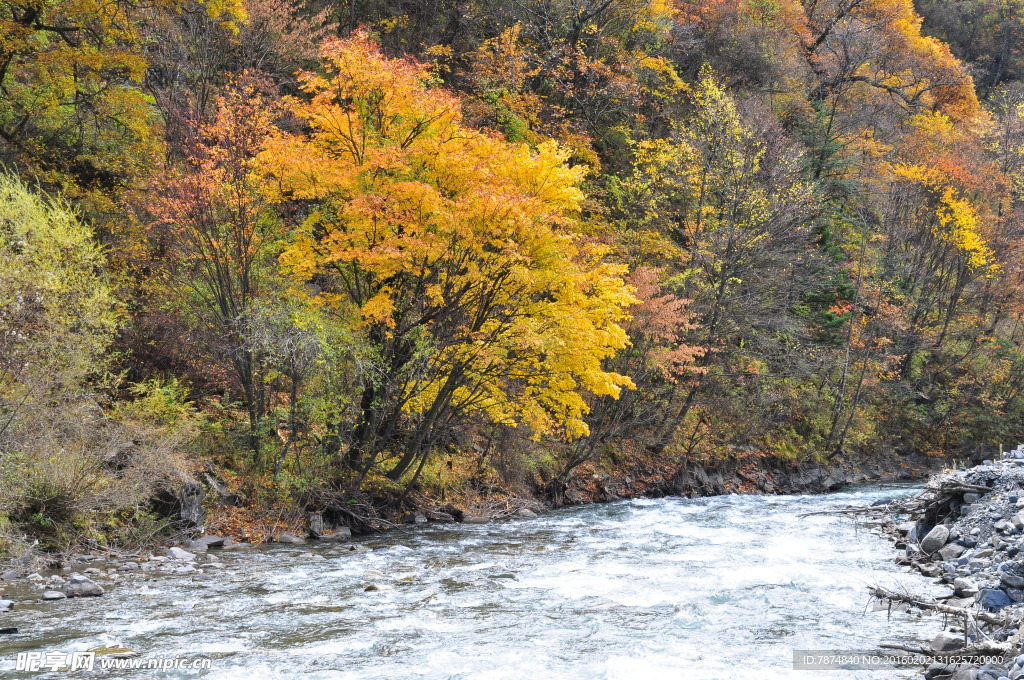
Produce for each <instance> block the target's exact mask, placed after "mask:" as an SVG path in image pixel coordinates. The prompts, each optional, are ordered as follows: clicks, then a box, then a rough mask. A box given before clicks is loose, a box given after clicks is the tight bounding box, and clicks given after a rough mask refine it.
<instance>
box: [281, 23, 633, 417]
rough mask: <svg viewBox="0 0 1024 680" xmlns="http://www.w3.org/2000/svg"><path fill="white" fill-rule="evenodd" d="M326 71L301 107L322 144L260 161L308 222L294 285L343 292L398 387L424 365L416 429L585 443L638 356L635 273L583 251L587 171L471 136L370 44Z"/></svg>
mask: <svg viewBox="0 0 1024 680" xmlns="http://www.w3.org/2000/svg"><path fill="white" fill-rule="evenodd" d="M323 54H324V58H325V67H324V71H323V73H322V74H312V73H306V74H303V75H302V76H301V82H302V88H303V90H304V91H305V93H306V95H307V99H305V100H302V101H300V100H292V101H291V106H292V109H293V111H294V113H295V114H296V115H297V116H298V117H299V118H300V119H302V120H304V121H305V122H306V123H307V124H308V125H309V128H310V131H309V133H308V134H305V135H293V134H288V133H285V132H281V133H280V134H279V135H278V136H277V137H276V138H275V139H273V140H272V141H271V142H270V145H269V149H268V151H266V152H265V153H264V154H263V157H262V163H263V167H264V169H265V171H266V172H268V173H269V174H271V175H272V176H274V177H275V178H276V180H277V182H278V183H279V186H280V191H281V194H280V196H279V198H280V199H282V200H283V199H286V198H290V199H301V200H303V201H305V202H308V204H309V205H310V208H311V210H310V212H309V216H308V218H307V219H306V220H305V221H304V223H303V224H302V228H301V229H300V230H299V232H298V234H297V235H296V237H295V240H294V243H293V244H292V246H291V247H290V248H288V250H287V251H286V252H285V253H284V254H283V255H282V258H281V261H282V263H283V265H284V267H285V268H286V270H287V271H288V272H289V273H290V274H291V275H292V276H293V277H294V278H295V279H296V280H297V281H308V280H310V279H311V278H312V277H314V276H315V275H318V274H319V275H324V274H328V275H330V276H331V277H332V279H333V280H334V281H335V286H334V288H333V290H332V291H330V292H329V294H330V293H333V294H334V297H332V298H331V300H332V302H333V303H334V304H336V305H338V306H341V307H344V306H345V305H354V306H355V307H356V308H357V309H358V311H359V314H360V317H361V323H362V330H363V333H364V334H365V336H366V337H367V338H369V339H370V340H371V342H373V343H375V344H376V345H377V346H378V347H379V348H380V350H379V351H380V352H381V354H382V356H383V358H384V361H385V362H386V363H388V365H390V366H391V367H392V368H393V369H394V371H395V372H396V374H397V372H398V371H399V370H400V369H403V368H405V367H407V366H408V364H409V362H410V361H412V360H413V358H412V353H413V350H412V349H411V347H412V345H413V344H415V345H416V346H417V347H420V348H421V351H422V352H424V354H422V357H423V358H422V361H423V362H425V363H424V367H423V369H422V370H421V371H420V372H418V373H416V374H413V375H410V377H409V378H408V379H407V380H406V382H405V383H404V385H403V387H402V392H403V393H402V395H401V402H402V408H403V410H404V411H406V412H407V413H410V414H420V415H424V416H425V417H440V415H439V414H441V413H443V414H450V413H470V412H481V413H485V414H486V415H487V416H488V417H489V418H490V419H492V420H494V421H497V422H502V423H509V424H511V423H525V424H527V425H529V426H530V428H531V429H532V430H533V432H534V433H535V434H541V433H546V432H551V431H553V430H556V429H560V430H561V431H563V432H564V433H565V434H566V435H567V436H569V437H575V436H579V435H582V434H585V433H586V432H587V427H586V424H585V423H584V422H583V416H584V415H585V413H586V409H587V407H586V402H585V401H584V394H585V393H587V392H590V393H595V394H607V395H617V394H618V393H619V390H620V389H621V388H622V387H625V386H629V385H630V382H629V380H628V379H627V378H624V377H623V376H620V375H617V374H615V373H610V372H607V371H605V370H603V368H602V361H603V360H604V359H606V358H608V357H610V356H612V355H613V354H614V353H615V352H616V351H617V350H618V349H621V348H622V347H624V346H625V345H626V343H627V338H626V334H625V332H624V331H623V329H622V328H621V327H620V325H619V324H620V322H621V321H622V320H623V319H624V318H625V313H624V311H623V310H624V308H625V307H627V306H628V305H630V304H632V303H633V302H634V298H633V297H632V295H631V294H630V293H629V291H628V288H627V286H626V285H625V283H624V282H623V279H622V276H623V274H624V270H623V268H622V267H620V266H616V265H611V264H607V263H605V262H603V261H602V257H603V254H604V250H603V249H602V248H599V247H595V246H590V245H587V244H585V243H583V242H582V241H581V240H580V239H579V238H578V237H577V236H575V235H574V233H573V230H574V228H575V225H576V222H575V219H576V217H575V216H576V213H577V211H578V209H579V206H580V202H581V200H582V199H583V194H582V192H581V191H580V189H579V183H580V181H581V179H582V175H583V171H582V169H580V168H577V167H572V166H569V165H568V164H567V163H566V161H567V154H566V152H565V151H563V150H562V149H560V148H559V147H558V146H557V145H556V144H555V143H554V142H545V143H542V144H540V145H539V146H537V148H535V149H531V148H529V147H528V146H526V145H524V144H510V143H508V142H506V141H505V140H503V139H499V138H497V137H495V136H493V135H490V134H485V133H482V132H478V131H475V130H472V129H469V128H467V127H465V126H464V125H463V124H462V123H461V113H460V102H459V101H458V99H456V98H455V97H453V96H452V95H450V94H448V93H447V92H445V91H443V90H441V89H438V88H434V87H431V85H432V83H431V75H430V73H429V71H428V70H427V68H426V67H424V66H423V65H421V64H418V63H415V62H412V61H408V60H390V59H387V58H386V57H384V56H383V55H382V54H381V53H380V51H379V49H378V48H377V46H376V45H375V44H374V43H373V42H372V41H370V40H369V39H368V38H367V37H366V36H365V35H362V34H360V35H357V36H356V37H354V38H352V39H349V40H335V41H331V42H330V43H328V44H327V45H325V47H324V49H323ZM403 348H404V349H403ZM392 351H394V352H396V353H398V354H401V352H406V353H408V354H409V356H406V357H403V356H398V354H395V355H391V354H389V352H392Z"/></svg>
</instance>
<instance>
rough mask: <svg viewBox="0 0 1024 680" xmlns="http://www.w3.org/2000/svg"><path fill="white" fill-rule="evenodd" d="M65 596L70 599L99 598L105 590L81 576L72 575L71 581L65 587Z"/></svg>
mask: <svg viewBox="0 0 1024 680" xmlns="http://www.w3.org/2000/svg"><path fill="white" fill-rule="evenodd" d="M64 594H65V595H67V596H68V597H99V596H100V595H102V594H103V588H102V587H100V585H99V584H98V583H95V582H93V581H91V580H89V579H88V578H86V577H85V576H82V575H81V574H72V576H71V580H69V581H68V582H67V584H66V585H65V586H64Z"/></svg>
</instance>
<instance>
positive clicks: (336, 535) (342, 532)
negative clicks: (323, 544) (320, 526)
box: [320, 527, 352, 541]
mask: <svg viewBox="0 0 1024 680" xmlns="http://www.w3.org/2000/svg"><path fill="white" fill-rule="evenodd" d="M350 538H352V530H351V529H349V528H348V527H338V528H337V529H335V530H334V531H333V532H332V533H329V534H324V535H323V536H321V537H320V540H321V541H347V540H348V539H350Z"/></svg>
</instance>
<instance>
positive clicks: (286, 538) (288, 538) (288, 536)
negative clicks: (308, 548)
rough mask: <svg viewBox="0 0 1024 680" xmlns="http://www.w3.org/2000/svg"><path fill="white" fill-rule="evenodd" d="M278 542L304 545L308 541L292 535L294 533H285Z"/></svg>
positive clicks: (279, 537) (278, 538)
mask: <svg viewBox="0 0 1024 680" xmlns="http://www.w3.org/2000/svg"><path fill="white" fill-rule="evenodd" d="M277 542H278V543H285V544H288V545H302V544H303V543H305V542H306V541H305V539H302V538H299V537H298V536H296V535H295V534H292V533H289V532H287V531H286V532H284V533H283V534H281V535H280V536H278V537H277Z"/></svg>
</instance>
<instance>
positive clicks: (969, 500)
mask: <svg viewBox="0 0 1024 680" xmlns="http://www.w3.org/2000/svg"><path fill="white" fill-rule="evenodd" d="M980 500H981V494H980V493H965V494H964V503H966V504H967V505H974V504H975V503H977V502H978V501H980Z"/></svg>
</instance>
